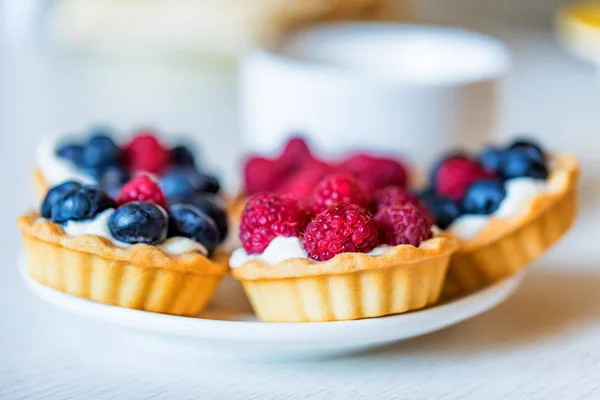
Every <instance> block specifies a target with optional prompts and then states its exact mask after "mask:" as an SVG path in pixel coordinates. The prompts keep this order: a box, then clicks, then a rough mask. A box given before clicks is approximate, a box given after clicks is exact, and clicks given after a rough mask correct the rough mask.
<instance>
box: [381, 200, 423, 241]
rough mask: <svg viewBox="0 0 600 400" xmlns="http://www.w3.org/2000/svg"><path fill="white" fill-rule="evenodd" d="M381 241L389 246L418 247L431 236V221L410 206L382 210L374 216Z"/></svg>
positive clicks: (419, 210) (417, 209)
mask: <svg viewBox="0 0 600 400" xmlns="http://www.w3.org/2000/svg"><path fill="white" fill-rule="evenodd" d="M375 221H377V226H378V227H379V231H380V235H381V241H382V242H385V243H386V244H389V245H391V246H397V245H399V244H411V245H413V246H416V247H418V246H419V245H420V244H421V242H422V241H424V240H427V239H429V238H431V237H432V236H433V234H432V232H431V226H432V223H431V220H430V218H429V217H428V215H427V214H426V213H424V212H423V210H421V209H419V208H418V207H415V206H413V205H410V204H405V205H401V206H392V207H385V208H382V209H381V210H379V211H378V212H377V214H376V215H375Z"/></svg>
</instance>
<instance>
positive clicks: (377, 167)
mask: <svg viewBox="0 0 600 400" xmlns="http://www.w3.org/2000/svg"><path fill="white" fill-rule="evenodd" d="M341 168H342V170H344V171H348V172H350V173H352V174H353V175H354V176H356V177H357V178H358V180H359V181H360V182H361V183H362V184H363V186H364V187H365V189H366V191H367V193H374V192H375V191H376V190H377V189H382V188H384V187H386V186H401V187H404V186H406V181H407V173H406V168H405V167H404V165H402V164H401V163H399V162H398V161H396V160H392V159H389V158H379V157H373V156H370V155H368V154H357V155H355V156H352V157H350V158H348V159H347V160H346V161H344V162H343V164H342V167H341Z"/></svg>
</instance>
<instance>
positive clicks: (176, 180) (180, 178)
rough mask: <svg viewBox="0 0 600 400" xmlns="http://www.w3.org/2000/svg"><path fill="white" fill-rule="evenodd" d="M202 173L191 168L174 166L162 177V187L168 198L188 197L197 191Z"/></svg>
mask: <svg viewBox="0 0 600 400" xmlns="http://www.w3.org/2000/svg"><path fill="white" fill-rule="evenodd" d="M199 180H200V173H199V172H198V171H196V170H195V169H191V168H173V169H171V170H169V171H167V173H166V174H164V175H163V176H162V177H161V178H160V188H161V189H162V191H163V193H164V194H165V196H167V197H168V198H176V199H188V198H190V197H191V196H192V195H193V194H194V192H195V191H196V186H197V184H198V182H199Z"/></svg>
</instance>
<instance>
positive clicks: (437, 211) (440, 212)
mask: <svg viewBox="0 0 600 400" xmlns="http://www.w3.org/2000/svg"><path fill="white" fill-rule="evenodd" d="M426 206H427V208H428V209H429V211H430V213H431V215H432V216H433V219H434V220H435V224H436V225H437V226H438V227H440V228H441V229H446V228H447V227H448V226H449V225H450V224H451V223H452V221H454V220H455V219H456V218H458V217H460V214H461V208H460V206H459V205H458V204H457V203H455V202H454V201H452V200H451V199H448V198H446V197H436V198H433V199H431V200H430V201H429V202H428V203H426Z"/></svg>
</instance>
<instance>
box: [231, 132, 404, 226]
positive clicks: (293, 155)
mask: <svg viewBox="0 0 600 400" xmlns="http://www.w3.org/2000/svg"><path fill="white" fill-rule="evenodd" d="M334 173H343V174H347V175H351V176H352V177H354V178H355V179H357V180H358V181H359V182H360V185H361V186H362V189H363V191H364V192H365V195H366V196H367V197H371V196H373V194H374V193H375V192H376V191H377V190H380V189H383V188H385V187H389V186H393V187H395V186H398V187H402V188H403V187H406V185H407V184H408V170H407V167H406V165H405V164H404V163H403V162H401V161H400V160H397V159H393V158H389V157H383V156H376V155H372V154H367V153H359V154H353V155H349V156H348V157H346V158H345V159H341V160H333V159H328V160H322V159H319V158H318V157H317V156H316V155H315V154H313V152H312V151H311V149H310V147H309V145H308V144H307V142H306V141H305V140H304V139H303V138H302V137H291V138H290V139H289V140H288V142H287V143H286V144H285V145H284V147H283V149H282V151H281V153H280V154H279V155H277V156H274V157H271V158H267V157H264V156H250V157H248V158H247V159H246V160H245V162H244V166H243V188H242V191H241V193H240V194H239V195H238V196H237V197H236V199H235V200H234V201H233V202H232V204H231V206H230V211H231V215H232V217H233V222H239V219H240V216H241V213H242V210H243V209H244V205H245V204H246V200H248V198H249V197H250V196H252V195H255V194H257V193H264V192H269V193H277V194H285V195H288V196H291V197H293V198H294V199H296V200H298V201H299V202H300V203H301V204H302V205H303V206H305V207H307V208H310V207H311V205H309V204H308V203H307V202H308V201H310V199H311V196H312V192H313V190H314V188H315V186H316V185H318V184H319V183H320V182H321V181H322V180H323V179H324V178H325V177H327V176H329V175H331V174H334ZM322 190H323V191H324V192H325V191H327V190H328V189H327V188H322ZM354 192H355V191H354ZM359 204H361V202H360V201H359ZM361 205H364V204H361ZM312 207H318V206H317V205H316V204H313V205H312Z"/></svg>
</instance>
